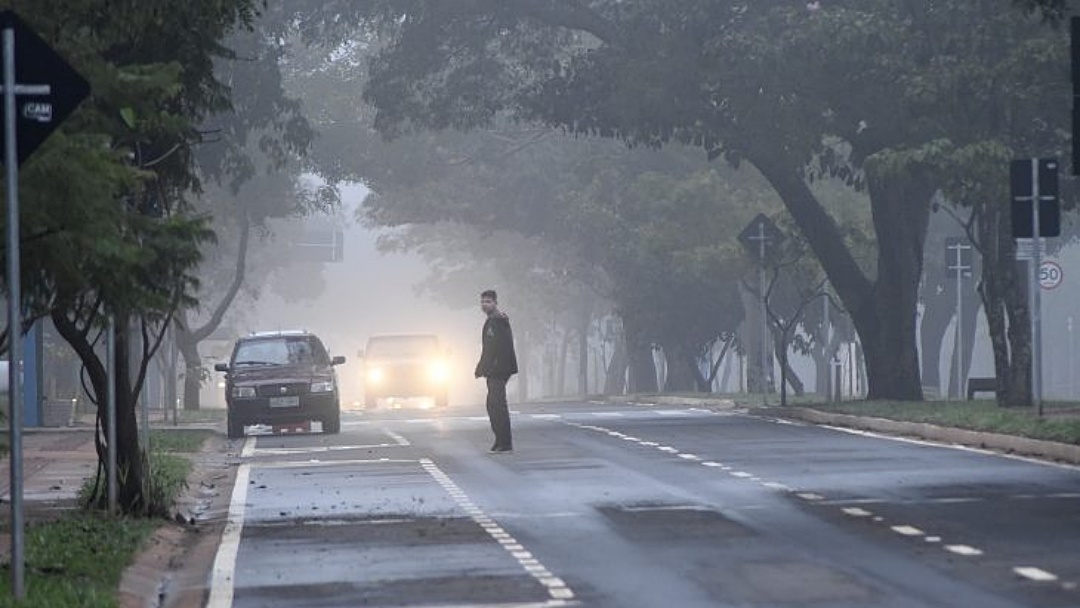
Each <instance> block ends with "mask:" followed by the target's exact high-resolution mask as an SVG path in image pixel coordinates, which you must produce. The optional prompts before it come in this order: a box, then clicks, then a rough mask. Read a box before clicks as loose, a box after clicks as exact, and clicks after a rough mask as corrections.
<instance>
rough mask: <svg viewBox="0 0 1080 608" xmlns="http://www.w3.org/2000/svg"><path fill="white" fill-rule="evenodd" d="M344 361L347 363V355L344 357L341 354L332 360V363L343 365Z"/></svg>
mask: <svg viewBox="0 0 1080 608" xmlns="http://www.w3.org/2000/svg"><path fill="white" fill-rule="evenodd" d="M342 363H345V357H342V356H341V355H338V356H337V357H334V358H333V359H331V360H330V365H341V364H342Z"/></svg>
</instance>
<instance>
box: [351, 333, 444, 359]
mask: <svg viewBox="0 0 1080 608" xmlns="http://www.w3.org/2000/svg"><path fill="white" fill-rule="evenodd" d="M438 348H439V341H438V339H437V338H436V337H435V336H386V337H379V338H372V339H371V340H369V341H368V348H367V355H368V356H369V357H416V356H428V355H433V354H435V353H436V352H437V351H438Z"/></svg>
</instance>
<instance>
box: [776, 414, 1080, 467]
mask: <svg viewBox="0 0 1080 608" xmlns="http://www.w3.org/2000/svg"><path fill="white" fill-rule="evenodd" d="M758 411H763V412H767V413H768V414H769V415H772V416H777V417H781V418H793V419H796V420H802V421H804V422H811V423H814V424H823V425H831V426H842V427H846V428H853V429H859V430H864V431H873V432H875V433H886V434H890V435H903V436H908V437H918V438H920V439H926V440H929V441H937V442H941V443H953V444H958V445H963V446H969V447H976V448H984V449H989V450H997V451H1001V452H1006V453H1009V454H1019V455H1023V456H1031V457H1035V458H1042V459H1046V460H1055V461H1059V462H1066V463H1069V464H1080V445H1074V444H1070V443H1060V442H1057V441H1046V440H1044V439H1030V438H1028V437H1017V436H1015V435H1003V434H1000V433H987V432H983V431H971V430H967V429H958V428H955V427H945V426H938V425H936V424H929V423H926V422H904V421H899V420H889V419H887V418H872V417H867V416H855V415H852V414H837V413H834V412H822V411H820V410H814V409H810V408H804V407H785V408H761V409H760V410H758Z"/></svg>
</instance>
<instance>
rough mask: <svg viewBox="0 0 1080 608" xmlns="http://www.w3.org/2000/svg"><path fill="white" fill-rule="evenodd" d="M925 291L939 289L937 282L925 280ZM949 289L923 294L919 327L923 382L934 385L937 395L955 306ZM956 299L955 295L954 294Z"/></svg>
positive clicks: (939, 392) (939, 389) (927, 385)
mask: <svg viewBox="0 0 1080 608" xmlns="http://www.w3.org/2000/svg"><path fill="white" fill-rule="evenodd" d="M925 285H926V289H925V291H934V292H936V291H937V287H938V285H937V283H934V282H930V281H927V282H925ZM948 294H949V289H947V288H946V289H945V290H944V291H943V292H942V293H940V294H938V293H926V294H924V295H923V316H922V325H921V327H920V328H919V350H920V354H921V355H922V384H923V386H926V387H932V388H933V389H934V394H935V395H940V394H941V345H942V343H943V342H944V340H945V331H946V329H947V328H948V327H949V320H950V319H952V317H953V308H955V306H953V305H950V304H949V296H948ZM954 301H955V296H954Z"/></svg>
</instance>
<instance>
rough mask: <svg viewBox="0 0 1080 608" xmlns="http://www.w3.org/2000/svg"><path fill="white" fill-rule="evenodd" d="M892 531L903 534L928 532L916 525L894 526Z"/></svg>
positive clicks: (912, 534) (919, 534)
mask: <svg viewBox="0 0 1080 608" xmlns="http://www.w3.org/2000/svg"><path fill="white" fill-rule="evenodd" d="M892 531H893V532H896V533H897V534H901V535H903V536H924V535H925V534H926V533H925V532H923V531H922V530H920V529H918V528H916V527H915V526H893V527H892Z"/></svg>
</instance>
